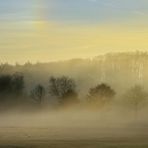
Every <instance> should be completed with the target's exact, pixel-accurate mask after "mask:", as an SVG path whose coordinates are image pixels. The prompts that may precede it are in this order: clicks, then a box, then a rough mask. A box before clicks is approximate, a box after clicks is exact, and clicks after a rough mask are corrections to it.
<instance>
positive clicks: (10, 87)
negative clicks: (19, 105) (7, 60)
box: [0, 73, 24, 100]
mask: <svg viewBox="0 0 148 148" xmlns="http://www.w3.org/2000/svg"><path fill="white" fill-rule="evenodd" d="M23 89H24V77H23V75H21V74H19V73H16V74H14V75H1V76H0V97H1V99H3V100H4V99H5V97H6V96H12V97H19V96H20V95H22V93H23ZM10 98H11V97H10ZM11 99H12V98H11Z"/></svg>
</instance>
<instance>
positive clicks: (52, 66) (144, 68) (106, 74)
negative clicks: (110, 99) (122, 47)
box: [0, 52, 148, 94]
mask: <svg viewBox="0 0 148 148" xmlns="http://www.w3.org/2000/svg"><path fill="white" fill-rule="evenodd" d="M14 72H21V73H23V74H24V76H25V80H26V85H27V89H29V88H30V87H33V86H34V85H35V84H37V83H43V84H46V85H47V83H48V79H49V77H50V76H53V75H54V76H61V75H67V76H69V77H72V78H74V79H75V80H76V82H77V84H78V91H80V93H81V94H84V93H83V92H86V91H84V90H87V89H88V88H90V87H92V86H94V85H96V84H97V83H100V82H106V83H108V84H110V85H112V87H113V88H115V89H116V90H118V91H119V92H122V90H123V89H127V88H129V87H131V86H133V85H134V84H141V85H144V86H145V87H146V89H148V83H147V82H148V53H146V52H126V53H109V54H105V55H100V56H97V57H94V58H93V59H72V60H67V61H58V62H50V63H37V64H31V63H26V64H25V65H18V64H17V65H15V66H12V65H9V64H2V65H1V69H0V73H1V74H7V73H9V74H10V73H14Z"/></svg>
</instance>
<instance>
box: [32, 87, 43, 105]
mask: <svg viewBox="0 0 148 148" xmlns="http://www.w3.org/2000/svg"><path fill="white" fill-rule="evenodd" d="M31 97H32V98H33V99H34V100H35V101H36V102H38V103H39V104H41V103H42V101H43V99H44V97H45V88H44V87H43V86H42V85H40V84H39V85H37V86H36V87H35V88H34V89H33V90H32V91H31Z"/></svg>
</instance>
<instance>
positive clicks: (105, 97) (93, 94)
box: [88, 83, 116, 104]
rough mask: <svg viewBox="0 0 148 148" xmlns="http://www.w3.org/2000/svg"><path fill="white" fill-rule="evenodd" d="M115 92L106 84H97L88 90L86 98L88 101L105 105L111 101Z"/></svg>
mask: <svg viewBox="0 0 148 148" xmlns="http://www.w3.org/2000/svg"><path fill="white" fill-rule="evenodd" d="M115 94H116V93H115V91H114V90H113V89H112V88H111V87H110V86H108V85H107V84H104V83H103V84H99V85H97V86H96V87H94V88H91V89H90V90H89V95H88V98H89V100H90V101H92V102H95V101H99V102H100V103H103V104H104V103H106V102H109V101H110V100H112V98H113V97H114V96H115Z"/></svg>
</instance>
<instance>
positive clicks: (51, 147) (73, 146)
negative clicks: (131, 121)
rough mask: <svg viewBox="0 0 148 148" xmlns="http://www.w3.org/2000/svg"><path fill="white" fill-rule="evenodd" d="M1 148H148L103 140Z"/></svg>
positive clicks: (25, 143)
mask: <svg viewBox="0 0 148 148" xmlns="http://www.w3.org/2000/svg"><path fill="white" fill-rule="evenodd" d="M0 148H148V143H146V142H136V141H135V142H134V141H122V139H121V142H120V141H114V140H113V141H105V139H104V141H101V140H52V141H42V140H41V141H26V142H25V141H24V143H20V142H18V143H16V142H15V143H13V144H12V143H11V144H9V141H8V144H2V145H0Z"/></svg>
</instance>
